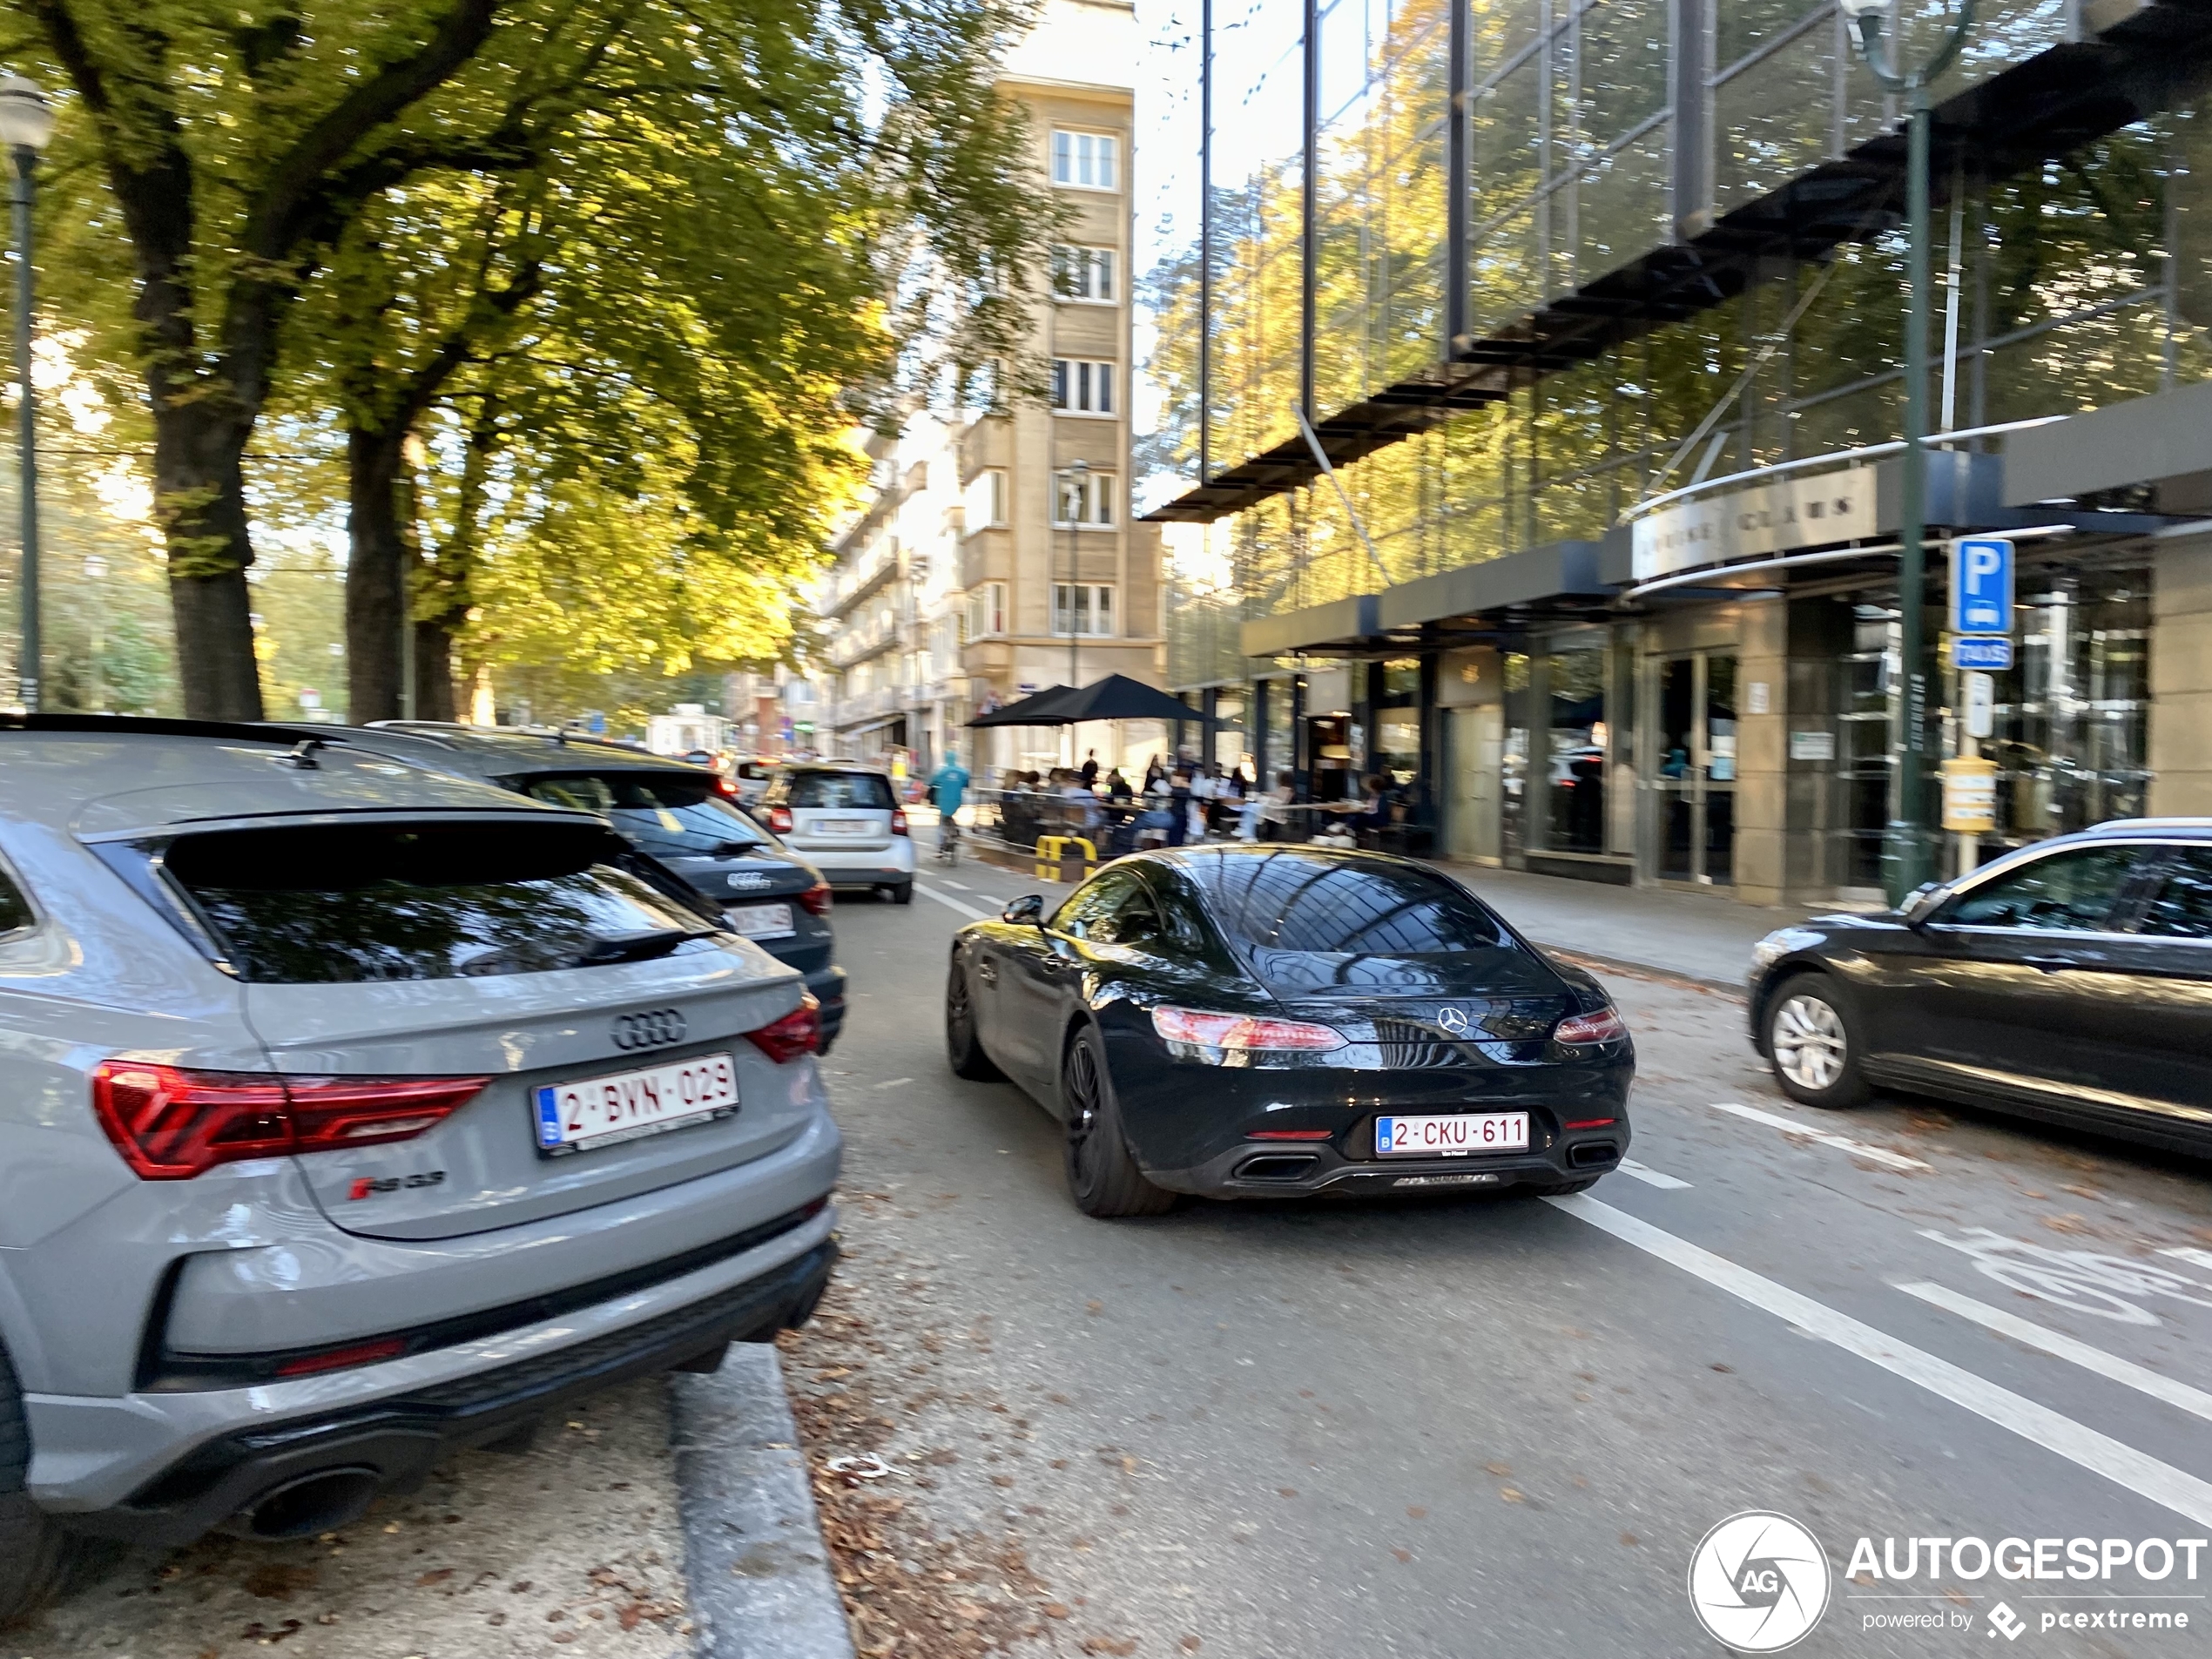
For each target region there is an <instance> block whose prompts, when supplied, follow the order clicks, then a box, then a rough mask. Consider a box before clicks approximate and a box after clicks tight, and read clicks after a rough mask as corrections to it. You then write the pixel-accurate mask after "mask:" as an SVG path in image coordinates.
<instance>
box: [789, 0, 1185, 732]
mask: <svg viewBox="0 0 2212 1659" xmlns="http://www.w3.org/2000/svg"><path fill="white" fill-rule="evenodd" d="M1135 82H1136V14H1135V10H1134V9H1133V7H1131V6H1130V5H1128V4H1125V3H1120V0H1049V3H1048V4H1047V5H1046V6H1045V7H1044V8H1043V9H1042V12H1041V14H1040V16H1039V19H1038V22H1037V24H1036V26H1035V29H1034V30H1032V31H1031V32H1030V34H1029V35H1028V37H1026V38H1025V39H1023V40H1022V42H1020V43H1019V44H1016V45H1015V47H1014V48H1013V49H1012V50H1011V51H1009V53H1008V57H1007V58H1006V60H1005V62H1004V64H1003V65H1002V68H1001V75H1000V78H999V82H998V84H999V86H1000V89H1001V91H1002V92H1004V93H1005V94H1006V95H1007V96H1008V97H1009V98H1012V99H1014V100H1015V102H1017V103H1018V104H1019V105H1021V107H1022V110H1023V111H1024V112H1025V114H1026V115H1027V118H1028V128H1029V136H1030V142H1031V145H1032V146H1033V158H1034V161H1035V166H1036V170H1037V175H1038V178H1039V179H1041V180H1042V181H1045V182H1047V183H1048V184H1049V187H1050V189H1051V191H1052V192H1053V195H1054V197H1055V199H1056V200H1057V201H1058V202H1059V203H1060V204H1061V205H1062V207H1063V209H1064V210H1065V211H1066V213H1067V217H1068V223H1067V226H1066V228H1065V231H1064V233H1063V237H1062V242H1061V245H1060V246H1058V247H1057V248H1056V249H1055V253H1054V255H1053V257H1052V260H1051V268H1050V270H1049V272H1047V273H1039V277H1038V280H1037V285H1036V293H1035V313H1034V314H1035V324H1034V330H1033V334H1032V336H1031V341H1030V350H1031V352H1032V354H1034V356H1035V359H1036V360H1037V361H1039V362H1041V363H1045V364H1049V394H1048V395H1047V396H1046V398H1045V399H1043V400H1042V401H1039V400H1036V399H1034V398H1009V399H1008V405H1007V408H1006V409H1005V412H1003V413H974V412H971V411H941V410H925V411H921V412H918V413H917V414H916V415H914V418H913V419H912V420H911V421H909V422H908V424H907V428H905V430H903V431H902V432H901V433H900V435H898V436H897V437H896V438H895V439H885V440H878V441H876V442H875V443H874V445H873V448H872V454H873V456H874V461H875V473H874V475H873V478H872V480H871V484H870V490H869V496H868V500H867V504H866V506H865V508H864V509H863V511H862V512H861V513H860V516H858V517H857V518H855V520H854V521H853V523H851V524H850V525H849V526H847V527H846V529H845V531H844V532H843V533H842V535H840V537H839V538H838V540H837V543H836V544H835V554H836V558H835V563H833V566H832V567H831V569H830V570H829V571H828V572H827V573H826V576H825V577H824V580H823V583H822V585H821V588H820V590H819V596H818V598H817V602H816V610H817V612H818V614H819V618H820V623H821V631H822V636H823V644H822V655H821V661H820V662H819V664H818V672H817V673H816V675H815V676H814V678H815V679H816V681H817V682H818V689H819V694H820V696H819V717H818V723H819V730H820V732H822V733H823V734H824V738H825V741H823V743H822V745H821V746H822V747H823V748H824V750H825V752H832V753H839V754H845V755H850V756H853V757H856V758H874V759H894V758H897V759H903V760H904V761H905V762H906V764H907V765H910V766H911V767H913V768H914V769H916V770H920V771H924V772H926V771H927V770H928V769H930V768H933V767H934V765H936V763H937V761H938V759H940V758H941V757H942V755H943V754H944V753H945V752H946V750H947V748H948V745H954V746H957V747H958V748H959V750H960V752H961V755H962V757H963V759H966V760H968V762H969V764H970V765H971V766H976V765H977V763H979V762H980V763H981V765H980V766H979V767H978V768H977V769H978V770H981V771H987V772H988V771H991V770H994V769H1003V768H1007V767H1015V766H1028V765H1049V764H1051V763H1052V762H1053V761H1054V760H1055V759H1056V758H1057V756H1058V754H1059V745H1060V742H1061V739H1060V738H1057V737H1055V734H1053V733H1052V732H1049V731H1037V732H1021V731H1015V732H997V733H991V734H984V733H973V734H971V733H969V732H967V731H966V729H965V727H966V722H967V721H968V719H970V718H973V717H974V715H975V714H977V713H979V712H981V711H988V710H989V709H992V708H995V707H998V706H1001V705H1004V704H1007V703H1010V702H1013V701H1015V699H1016V698H1021V697H1025V696H1027V695H1028V694H1029V693H1030V692H1032V691H1042V690H1043V689H1045V688H1046V687H1047V686H1049V685H1062V684H1089V683H1090V682H1091V681H1094V680H1096V679H1099V678H1103V676H1105V675H1107V674H1115V673H1118V674H1126V675H1128V676H1130V678H1134V679H1139V680H1143V681H1144V682H1146V683H1147V684H1150V685H1157V684H1159V683H1160V679H1161V674H1162V672H1163V669H1164V656H1163V614H1162V608H1161V588H1160V576H1159V570H1160V544H1159V533H1158V529H1157V526H1155V525H1152V524H1149V523H1133V522H1132V519H1131V515H1130V511H1129V502H1130V366H1131V361H1132V349H1133V341H1132V319H1131V309H1130V297H1131V285H1130V255H1131V248H1132V236H1131V214H1130V202H1131V194H1130V173H1131V170H1132V164H1133V158H1132V156H1131V153H1130V150H1131V139H1132V137H1133V133H1134V129H1135V103H1136V95H1135V91H1134V88H1135ZM971 737H972V738H975V739H977V741H975V742H970V741H968V739H969V738H971Z"/></svg>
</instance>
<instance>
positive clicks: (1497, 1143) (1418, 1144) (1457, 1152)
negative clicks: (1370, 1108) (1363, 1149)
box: [1375, 1112, 1528, 1158]
mask: <svg viewBox="0 0 2212 1659" xmlns="http://www.w3.org/2000/svg"><path fill="white" fill-rule="evenodd" d="M1527 1150H1528V1114H1527V1112H1454V1113H1453V1114H1452V1115H1451V1116H1447V1117H1427V1116H1423V1117H1391V1116H1385V1117H1378V1118H1377V1119H1375V1156H1376V1157H1386V1158H1389V1157H1431V1158H1439V1157H1442V1158H1449V1157H1466V1156H1467V1154H1468V1153H1470V1152H1525V1151H1527Z"/></svg>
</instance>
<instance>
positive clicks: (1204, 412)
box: [1198, 0, 1213, 486]
mask: <svg viewBox="0 0 2212 1659" xmlns="http://www.w3.org/2000/svg"><path fill="white" fill-rule="evenodd" d="M1212 472H1213V0H1203V3H1201V5H1200V6H1199V9H1198V482H1199V483H1200V484H1201V485H1202V486H1203V485H1204V484H1206V483H1208V482H1211V475H1212Z"/></svg>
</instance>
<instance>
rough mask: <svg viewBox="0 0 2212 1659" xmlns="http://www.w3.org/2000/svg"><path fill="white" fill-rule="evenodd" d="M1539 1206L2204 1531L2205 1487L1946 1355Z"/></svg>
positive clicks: (1633, 1223) (1661, 1236)
mask: <svg viewBox="0 0 2212 1659" xmlns="http://www.w3.org/2000/svg"><path fill="white" fill-rule="evenodd" d="M1544 1202H1545V1203H1546V1204H1550V1205H1552V1206H1553V1207H1554V1208H1555V1209H1559V1210H1562V1211H1566V1212H1567V1213H1568V1215H1570V1216H1573V1217H1575V1218H1576V1219H1577V1220H1581V1221H1586V1222H1588V1224H1590V1225H1591V1226H1593V1227H1596V1228H1599V1229H1602V1231H1606V1232H1608V1233H1611V1234H1612V1235H1613V1236H1614V1237H1615V1238H1618V1239H1620V1240H1621V1241H1622V1243H1623V1244H1633V1245H1634V1246H1635V1248H1636V1249H1638V1250H1641V1251H1644V1252H1645V1253H1646V1254H1647V1255H1651V1256H1656V1257H1657V1258H1659V1259H1660V1260H1661V1261H1663V1262H1667V1263H1669V1264H1672V1265H1673V1266H1676V1267H1679V1268H1681V1269H1682V1270H1683V1271H1684V1272H1686V1273H1689V1274H1692V1275H1694V1276H1696V1278H1702V1279H1703V1280H1704V1281H1705V1282H1706V1283H1707V1284H1708V1285H1713V1286H1714V1287H1715V1288H1716V1289H1719V1290H1723V1291H1727V1292H1728V1293H1729V1294H1730V1295H1731V1296H1734V1297H1737V1298H1739V1299H1741V1300H1743V1301H1745V1302H1748V1303H1750V1305H1752V1306H1753V1307H1756V1308H1759V1309H1762V1310H1764V1312H1768V1313H1771V1314H1773V1315H1774V1316H1775V1317H1776V1318H1779V1319H1786V1320H1787V1321H1789V1323H1791V1325H1796V1326H1797V1328H1798V1329H1799V1330H1801V1331H1804V1332H1808V1333H1809V1334H1811V1335H1812V1336H1814V1337H1816V1338H1818V1339H1820V1340H1822V1341H1824V1342H1832V1343H1834V1344H1835V1345H1837V1346H1838V1347H1839V1348H1842V1349H1844V1351H1846V1352H1851V1353H1855V1354H1857V1355H1858V1357H1859V1358H1860V1359H1865V1360H1869V1361H1871V1362H1872V1363H1873V1364H1875V1365H1877V1366H1880V1367H1881V1368H1882V1369H1883V1370H1885V1371H1886V1372H1890V1373H1892V1375H1894V1376H1898V1377H1902V1378H1904V1379H1905V1380H1906V1381H1907V1382H1910V1383H1915V1384H1918V1385H1919V1386H1920V1387H1922V1388H1925V1389H1926V1390H1927V1391H1928V1392H1929V1393H1932V1394H1935V1395H1938V1396H1939V1397H1940V1398H1942V1399H1947V1400H1949V1401H1951V1402H1952V1404H1953V1405H1954V1406H1964V1407H1965V1408H1966V1410H1968V1411H1970V1412H1972V1413H1974V1414H1975V1415H1976V1416H1977V1417H1981V1418H1984V1419H1986V1420H1988V1421H1990V1422H1992V1423H1994V1424H1996V1425H1997V1426H1999V1427H2000V1428H2006V1429H2010V1430H2011V1431H2012V1432H2013V1433H2015V1434H2018V1435H2020V1437H2021V1438H2022V1439H2024V1440H2032V1441H2033V1442H2034V1443H2035V1444H2036V1445H2038V1446H2040V1447H2043V1448H2044V1449H2045V1450H2046V1451H2049V1452H2055V1453H2057V1454H2058V1455H2059V1456H2060V1457H2062V1458H2065V1459H2066V1460H2067V1461H2069V1462H2072V1463H2076V1464H2079V1465H2080V1467H2083V1468H2085V1469H2087V1470H2088V1471H2089V1472H2090V1473H2091V1474H2100V1475H2102V1476H2103V1477H2104V1478H2105V1479H2106V1480H2110V1481H2112V1482H2113V1483H2114V1485H2116V1486H2121V1487H2126V1488H2127V1489H2128V1491H2130V1492H2133V1493H2135V1494H2138V1495H2139V1496H2141V1497H2145V1498H2148V1499H2149V1500H2150V1501H2152V1502H2153V1503H2156V1504H2161V1505H2163V1506H2164V1507H2167V1508H2168V1509H2171V1510H2172V1511H2174V1513H2175V1514H2179V1515H2185V1516H2187V1517H2188V1519H2189V1520H2191V1521H2195V1522H2196V1523H2197V1525H2199V1526H2201V1527H2203V1526H2212V1482H2208V1481H2204V1480H2199V1479H2197V1477H2196V1476H2195V1475H2193V1474H2188V1473H2187V1472H2186V1471H2184V1470H2181V1469H2177V1468H2175V1467H2173V1465H2171V1464H2169V1463H2161V1462H2160V1461H2159V1460H2157V1459H2156V1458H2154V1457H2150V1456H2148V1455H2146V1454H2145V1453H2141V1452H2138V1451H2137V1450H2135V1448H2134V1447H2132V1446H2126V1445H2123V1444H2121V1442H2120V1441H2118V1440H2114V1439H2113V1438H2112V1437H2111V1436H2110V1435H2107V1434H2100V1433H2097V1432H2096V1430H2094V1429H2093V1428H2088V1427H2087V1426H2084V1425H2082V1424H2080V1423H2077V1422H2075V1421H2074V1420H2073V1419H2072V1418H2070V1417H2067V1416H2065V1415H2063V1414H2062V1413H2058V1412H2054V1411H2053V1410H2051V1409H2050V1408H2049V1407H2048V1406H2039V1405H2037V1404H2036V1403H2035V1402H2034V1401H2033V1400H2032V1399H2027V1398H2026V1397H2024V1396H2022V1395H2020V1394H2016V1393H2013V1392H2012V1390H2010V1389H2009V1388H2000V1386H1997V1385H1996V1384H1995V1383H1993V1382H1991V1381H1990V1380H1989V1379H1986V1378H1985V1377H1978V1376H1976V1375H1975V1374H1974V1373H1973V1372H1971V1371H1967V1370H1966V1369H1965V1368H1964V1367H1962V1366H1954V1365H1952V1363H1951V1362H1950V1361H1949V1360H1947V1359H1937V1358H1936V1356H1935V1355H1933V1354H1932V1353H1928V1352H1924V1351H1922V1350H1921V1349H1919V1348H1915V1347H1913V1346H1912V1345H1910V1344H1909V1343H1904V1342H1899V1341H1898V1339H1896V1338H1894V1337H1892V1336H1888V1335H1886V1334H1885V1333H1884V1332H1880V1331H1877V1330H1876V1329H1875V1328H1874V1327H1873V1326H1872V1325H1866V1324H1865V1323H1863V1322H1861V1321H1860V1320H1858V1319H1854V1318H1851V1316H1850V1315H1849V1314H1847V1313H1839V1312H1837V1311H1836V1310H1835V1309H1834V1308H1831V1307H1830V1306H1828V1305H1826V1304H1824V1303H1821V1302H1816V1301H1814V1300H1813V1299H1812V1298H1811V1297H1809V1296H1805V1295H1802V1294H1800V1293H1799V1292H1798V1291H1793V1290H1791V1289H1790V1288H1789V1286H1787V1285H1778V1284H1777V1283H1776V1282H1775V1281H1774V1280H1772V1279H1770V1278H1766V1277H1764V1275H1762V1274H1758V1273H1754V1272H1753V1271H1751V1270H1750V1268H1748V1267H1740V1266H1738V1265H1737V1264H1736V1263H1734V1262H1732V1261H1730V1260H1729V1259H1728V1258H1726V1257H1724V1256H1716V1255H1715V1254H1714V1253H1713V1252H1712V1251H1709V1250H1706V1249H1704V1248H1703V1247H1702V1246H1700V1245H1697V1244H1691V1243H1690V1242H1689V1240H1688V1239H1686V1238H1676V1236H1675V1235H1674V1234H1672V1233H1670V1232H1668V1231H1665V1230H1664V1229H1663V1228H1659V1227H1655V1226H1653V1225H1652V1224H1650V1223H1649V1222H1648V1221H1639V1220H1638V1219H1637V1218H1636V1217H1634V1216H1631V1215H1629V1214H1628V1213H1627V1212H1626V1211H1621V1210H1615V1209H1614V1208H1613V1206H1612V1205H1610V1204H1600V1203H1599V1202H1598V1201H1597V1200H1596V1199H1595V1198H1593V1197H1590V1196H1589V1195H1588V1193H1585V1192H1576V1193H1569V1194H1567V1195H1564V1196H1561V1197H1548V1198H1546V1199H1545V1200H1544Z"/></svg>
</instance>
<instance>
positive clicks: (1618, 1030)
mask: <svg viewBox="0 0 2212 1659" xmlns="http://www.w3.org/2000/svg"><path fill="white" fill-rule="evenodd" d="M1627 1035H1629V1028H1628V1027H1627V1026H1625V1025H1623V1024H1622V1023H1621V1016H1620V1015H1617V1014H1615V1012H1614V1011H1613V1010H1612V1009H1611V1008H1600V1009H1599V1010H1598V1011H1597V1012H1596V1013H1595V1014H1570V1015H1568V1016H1567V1017H1566V1018H1565V1019H1563V1020H1561V1022H1559V1023H1558V1024H1557V1025H1555V1026H1554V1027H1553V1028H1552V1041H1553V1042H1573V1043H1583V1042H1618V1041H1619V1040H1620V1039H1621V1038H1622V1037H1625V1036H1627Z"/></svg>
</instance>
